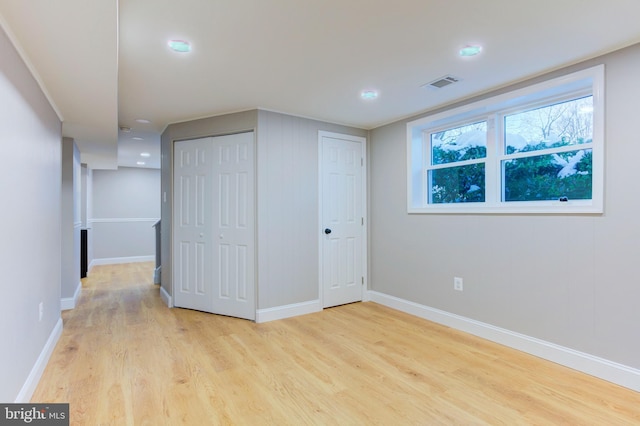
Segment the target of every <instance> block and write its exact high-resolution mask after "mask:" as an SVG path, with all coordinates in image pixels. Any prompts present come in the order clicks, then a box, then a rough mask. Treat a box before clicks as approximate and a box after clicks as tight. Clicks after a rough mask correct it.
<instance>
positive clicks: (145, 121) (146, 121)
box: [136, 118, 151, 124]
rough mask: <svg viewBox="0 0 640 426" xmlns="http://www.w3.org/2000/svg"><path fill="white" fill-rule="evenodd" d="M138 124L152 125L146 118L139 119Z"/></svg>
mask: <svg viewBox="0 0 640 426" xmlns="http://www.w3.org/2000/svg"><path fill="white" fill-rule="evenodd" d="M136 122H138V123H142V124H149V123H151V122H150V121H149V120H147V119H146V118H137V119H136Z"/></svg>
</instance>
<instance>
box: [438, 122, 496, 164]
mask: <svg viewBox="0 0 640 426" xmlns="http://www.w3.org/2000/svg"><path fill="white" fill-rule="evenodd" d="M486 156H487V122H486V121H482V122H479V123H474V124H467V125H464V126H460V127H455V128H453V129H447V130H443V131H442V132H437V133H431V164H432V165H435V164H446V163H454V162H456V161H465V160H475V159H477V158H485V157H486Z"/></svg>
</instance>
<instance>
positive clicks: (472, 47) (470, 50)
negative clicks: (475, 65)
mask: <svg viewBox="0 0 640 426" xmlns="http://www.w3.org/2000/svg"><path fill="white" fill-rule="evenodd" d="M480 52H482V46H480V45H478V44H468V45H466V46H465V47H463V48H462V49H460V51H459V52H458V54H459V55H460V56H462V57H463V58H465V57H469V56H476V55H477V54H478V53H480Z"/></svg>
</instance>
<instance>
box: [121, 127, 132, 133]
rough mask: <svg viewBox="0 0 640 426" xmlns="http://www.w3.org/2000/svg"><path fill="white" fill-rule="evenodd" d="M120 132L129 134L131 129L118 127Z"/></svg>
mask: <svg viewBox="0 0 640 426" xmlns="http://www.w3.org/2000/svg"><path fill="white" fill-rule="evenodd" d="M120 130H122V131H123V132H125V133H129V132H130V131H131V127H126V126H120Z"/></svg>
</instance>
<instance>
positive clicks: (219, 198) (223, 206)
mask: <svg viewBox="0 0 640 426" xmlns="http://www.w3.org/2000/svg"><path fill="white" fill-rule="evenodd" d="M254 145H255V144H254V133H253V132H247V133H238V134H233V135H225V136H215V137H208V138H201V139H194V140H185V141H176V142H174V167H173V176H174V177H173V191H174V197H173V256H172V257H173V262H172V263H173V299H174V300H173V302H174V306H176V307H182V308H189V309H196V310H199V311H205V312H211V313H215V314H222V315H229V316H234V317H239V318H246V319H250V320H254V319H255V314H256V305H255V164H254V151H255V150H254Z"/></svg>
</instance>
